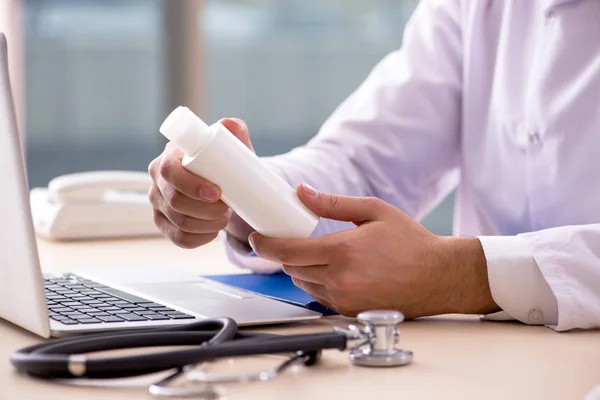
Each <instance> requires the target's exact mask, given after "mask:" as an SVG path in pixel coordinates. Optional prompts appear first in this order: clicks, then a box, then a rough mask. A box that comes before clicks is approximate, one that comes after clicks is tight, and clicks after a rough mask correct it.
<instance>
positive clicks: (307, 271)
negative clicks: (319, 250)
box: [282, 265, 330, 286]
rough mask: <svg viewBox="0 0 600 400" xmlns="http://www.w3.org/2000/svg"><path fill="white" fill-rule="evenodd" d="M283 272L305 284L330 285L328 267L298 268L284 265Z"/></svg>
mask: <svg viewBox="0 0 600 400" xmlns="http://www.w3.org/2000/svg"><path fill="white" fill-rule="evenodd" d="M282 269H283V272H285V273H286V274H287V275H289V276H291V277H292V278H293V279H299V280H302V281H305V282H310V283H317V284H319V285H323V286H327V285H328V283H329V280H330V279H329V274H330V271H329V268H327V265H312V266H296V265H283V266H282Z"/></svg>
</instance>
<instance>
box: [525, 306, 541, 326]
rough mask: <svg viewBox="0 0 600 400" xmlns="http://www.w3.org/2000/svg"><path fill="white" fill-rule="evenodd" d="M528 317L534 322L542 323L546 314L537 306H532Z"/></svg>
mask: <svg viewBox="0 0 600 400" xmlns="http://www.w3.org/2000/svg"><path fill="white" fill-rule="evenodd" d="M527 319H528V320H529V322H530V323H532V324H541V323H542V322H543V320H544V314H542V312H541V311H540V310H538V309H537V308H532V309H531V310H529V314H527Z"/></svg>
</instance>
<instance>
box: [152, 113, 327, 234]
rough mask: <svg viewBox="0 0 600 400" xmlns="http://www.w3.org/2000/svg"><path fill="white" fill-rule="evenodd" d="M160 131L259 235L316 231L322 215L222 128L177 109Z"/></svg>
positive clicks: (186, 164) (187, 165)
mask: <svg viewBox="0 0 600 400" xmlns="http://www.w3.org/2000/svg"><path fill="white" fill-rule="evenodd" d="M160 133H162V134H163V135H164V136H165V137H166V138H167V139H169V140H170V141H171V142H172V143H173V144H174V145H175V146H177V147H178V148H179V149H181V151H182V152H183V153H184V154H185V156H184V158H183V160H182V165H183V167H184V168H185V169H187V170H188V171H190V172H192V173H193V174H196V175H198V176H201V177H202V178H204V179H206V180H208V181H210V182H212V183H214V184H216V185H217V186H219V187H220V188H221V199H222V200H223V201H224V202H225V203H226V204H227V205H229V206H230V207H231V208H232V209H233V210H234V211H235V212H236V213H237V214H238V215H239V216H240V217H241V218H242V219H243V220H244V221H246V222H247V223H248V224H249V225H250V226H251V227H252V228H254V229H255V230H256V231H257V232H258V233H260V234H261V235H264V236H267V237H274V238H300V237H309V236H310V235H311V234H312V233H313V231H314V229H315V228H316V226H317V223H318V222H319V217H318V216H317V215H316V214H314V213H313V212H312V211H310V210H309V209H308V208H307V207H306V206H305V205H304V204H303V203H302V202H301V201H300V199H299V198H298V196H297V194H296V191H295V190H294V188H292V187H291V186H290V185H289V184H288V183H287V182H286V181H285V180H283V178H281V177H280V176H279V175H278V174H276V173H275V172H273V171H272V170H271V169H269V168H268V167H267V166H266V165H264V164H263V162H262V161H261V160H260V158H259V157H258V156H256V154H254V153H253V152H252V151H251V150H250V149H248V148H247V147H246V146H245V145H244V144H243V143H242V142H241V141H240V140H239V139H237V138H236V137H235V135H234V134H233V133H231V132H230V131H229V130H228V129H227V128H226V127H225V126H223V125H222V124H220V123H215V124H213V125H211V126H208V125H207V124H206V123H205V122H204V121H202V120H201V119H200V118H198V116H196V115H195V114H194V113H193V112H192V111H190V110H189V109H188V108H186V107H178V108H176V109H175V110H174V111H173V112H172V113H171V114H170V115H169V116H168V117H167V119H166V120H165V121H164V122H163V124H162V126H161V127H160Z"/></svg>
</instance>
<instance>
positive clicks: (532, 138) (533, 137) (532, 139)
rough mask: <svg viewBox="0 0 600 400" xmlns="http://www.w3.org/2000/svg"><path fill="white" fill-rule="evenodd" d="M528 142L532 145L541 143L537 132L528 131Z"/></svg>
mask: <svg viewBox="0 0 600 400" xmlns="http://www.w3.org/2000/svg"><path fill="white" fill-rule="evenodd" d="M529 143H530V144H532V145H540V144H541V143H542V139H541V138H540V135H539V133H537V132H530V133H529Z"/></svg>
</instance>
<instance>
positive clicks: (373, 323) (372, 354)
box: [349, 310, 413, 367]
mask: <svg viewBox="0 0 600 400" xmlns="http://www.w3.org/2000/svg"><path fill="white" fill-rule="evenodd" d="M357 320H358V321H359V322H361V323H362V324H364V325H365V327H364V329H362V330H361V329H359V328H357V327H356V326H350V331H351V332H354V334H355V337H356V338H357V339H364V340H363V341H362V342H361V343H360V344H358V346H356V347H355V348H354V349H353V350H352V351H351V352H350V356H349V358H350V361H351V362H352V364H354V365H360V366H364V367H398V366H402V365H407V364H410V363H411V362H412V360H413V353H412V351H407V350H401V349H396V348H395V345H396V344H397V343H398V339H399V337H400V332H399V330H398V328H397V325H398V324H399V323H401V322H402V321H404V315H403V314H402V313H400V312H398V311H387V310H376V311H366V312H363V313H361V314H359V315H358V317H357Z"/></svg>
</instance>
